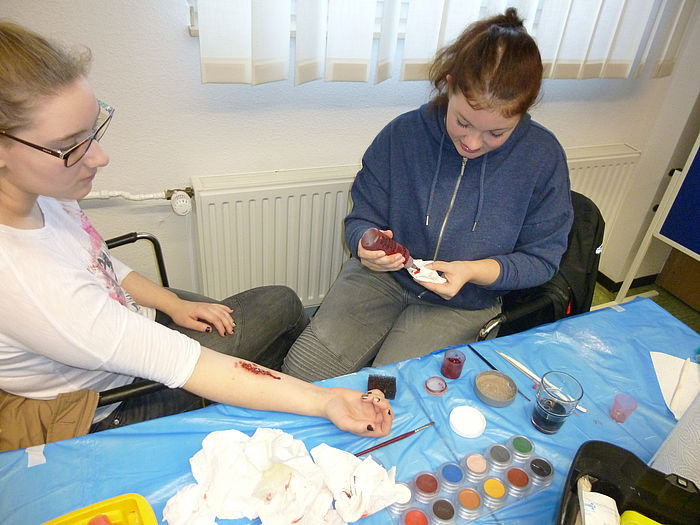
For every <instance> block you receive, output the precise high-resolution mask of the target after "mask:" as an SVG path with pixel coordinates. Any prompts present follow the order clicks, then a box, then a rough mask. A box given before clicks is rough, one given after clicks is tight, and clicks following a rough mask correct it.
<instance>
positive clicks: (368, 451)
mask: <svg viewBox="0 0 700 525" xmlns="http://www.w3.org/2000/svg"><path fill="white" fill-rule="evenodd" d="M434 424H435V422H434V421H431V422H430V423H427V424H425V425H423V426H422V427H418V428H414V429H413V430H411V431H410V432H406V433H404V434H401V435H400V436H396V437H395V438H391V439H389V440H387V441H384V442H383V443H379V444H378V445H374V446H373V447H369V448H368V449H367V450H363V451H362V452H358V453H357V454H355V455H356V456H358V457H359V456H364V455H365V454H369V453H370V452H374V451H375V450H377V449H378V448H382V447H386V446H387V445H391V444H392V443H396V442H397V441H401V440H402V439H406V438H407V437H409V436H412V435H413V434H415V433H416V432H420V431H421V430H423V429H424V428H428V427H430V426H433V425H434Z"/></svg>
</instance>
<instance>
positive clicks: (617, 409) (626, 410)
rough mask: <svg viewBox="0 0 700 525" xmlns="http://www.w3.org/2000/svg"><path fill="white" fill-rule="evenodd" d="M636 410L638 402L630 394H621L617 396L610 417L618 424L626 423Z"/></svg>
mask: <svg viewBox="0 0 700 525" xmlns="http://www.w3.org/2000/svg"><path fill="white" fill-rule="evenodd" d="M635 408H637V400H636V399H635V398H633V397H632V396H631V395H629V394H625V393H623V392H620V393H619V394H617V395H616V396H615V401H613V406H612V408H611V409H610V417H611V418H613V419H614V420H615V421H617V422H618V423H624V422H625V420H627V418H628V417H629V415H630V414H631V413H632V412H634V410H635Z"/></svg>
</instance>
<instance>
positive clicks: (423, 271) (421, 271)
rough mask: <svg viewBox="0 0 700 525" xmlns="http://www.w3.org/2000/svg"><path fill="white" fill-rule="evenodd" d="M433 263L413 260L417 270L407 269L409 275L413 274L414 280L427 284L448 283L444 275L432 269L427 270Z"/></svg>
mask: <svg viewBox="0 0 700 525" xmlns="http://www.w3.org/2000/svg"><path fill="white" fill-rule="evenodd" d="M431 262H433V261H424V260H422V259H413V264H414V265H415V268H406V270H407V271H408V273H410V274H411V277H413V279H414V280H416V281H423V282H426V283H438V284H442V283H446V282H447V279H445V278H444V277H443V276H442V275H440V274H439V273H437V272H436V271H435V270H432V269H430V268H426V266H427V265H429V264H430V263H431Z"/></svg>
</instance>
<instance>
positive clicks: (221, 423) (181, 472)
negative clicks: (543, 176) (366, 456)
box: [0, 298, 700, 525]
mask: <svg viewBox="0 0 700 525" xmlns="http://www.w3.org/2000/svg"><path fill="white" fill-rule="evenodd" d="M472 346H473V347H474V348H475V349H477V350H478V351H479V352H480V353H481V354H482V355H483V356H484V357H486V358H487V359H488V360H489V361H490V362H491V363H492V364H493V365H494V366H495V367H496V368H498V369H500V370H501V371H503V372H505V373H507V374H508V375H510V376H511V377H512V378H513V379H514V380H515V382H516V383H517V385H518V387H519V388H520V390H521V391H522V392H523V393H525V394H526V395H527V396H528V397H529V398H530V399H531V400H532V401H531V402H527V401H526V400H525V399H524V398H523V397H522V396H517V397H516V399H515V401H514V402H513V403H512V404H511V405H510V406H508V407H504V408H493V407H489V406H487V405H485V404H484V403H482V402H481V401H480V400H479V399H478V398H477V397H476V396H475V394H474V389H473V384H474V379H475V377H476V375H477V374H478V373H479V372H481V371H483V370H486V369H487V366H486V365H485V364H484V363H483V362H482V361H481V360H480V359H479V358H478V357H476V355H475V354H474V353H472V351H471V350H470V348H469V347H467V346H464V347H463V348H461V349H462V350H463V351H464V353H465V354H466V356H467V362H466V365H465V368H464V371H463V373H462V376H461V377H460V378H459V379H456V380H447V383H448V390H447V393H446V394H445V395H444V396H442V397H431V396H429V395H428V394H426V392H425V390H424V382H425V379H426V378H428V377H429V376H433V375H439V373H440V363H441V359H442V355H441V354H442V351H437V352H434V353H432V354H430V355H427V356H424V357H422V358H420V359H412V360H407V361H402V362H399V363H395V364H392V365H388V366H386V367H383V368H381V369H379V370H377V369H363V370H361V371H359V372H357V373H355V374H350V375H347V376H343V377H340V378H333V379H330V380H326V381H324V382H323V384H324V385H342V386H348V387H351V388H356V389H358V390H365V388H366V383H367V376H368V375H369V374H370V373H378V372H381V373H386V374H393V375H395V376H396V378H397V396H396V399H395V400H394V401H393V402H392V405H393V407H394V410H395V413H396V414H397V417H396V420H395V422H394V427H393V429H392V435H391V436H390V437H392V436H397V435H399V434H401V433H403V432H407V431H409V430H412V429H414V428H417V427H419V426H421V425H423V424H425V423H426V422H428V421H430V420H432V421H435V425H434V426H432V427H430V428H427V429H425V430H423V431H421V432H418V433H417V434H415V435H414V436H412V437H410V438H408V439H405V440H402V441H400V442H397V443H394V444H392V445H390V446H387V447H385V448H382V449H380V450H377V451H375V452H373V453H372V457H373V458H374V459H375V460H376V461H378V462H380V463H381V464H382V465H384V466H385V467H386V468H390V467H391V466H393V465H396V466H397V473H396V478H397V480H398V481H407V482H410V480H411V479H412V478H413V476H414V474H415V473H417V472H419V471H423V470H425V471H435V470H436V469H437V468H438V467H439V466H440V465H441V464H442V463H444V462H446V461H450V460H452V461H454V460H459V459H461V458H464V457H465V456H466V455H467V454H468V453H471V452H483V451H485V450H486V448H487V447H488V446H489V445H490V444H492V443H505V442H506V441H507V440H508V439H509V437H511V436H513V435H515V434H522V435H525V436H527V437H528V438H530V439H531V440H532V442H533V443H534V445H535V451H536V453H537V454H538V455H541V456H544V457H546V458H547V459H549V460H550V461H551V462H552V464H553V466H554V468H555V476H554V480H553V482H552V484H551V485H550V486H549V487H548V488H547V489H545V490H542V491H540V492H537V493H536V494H533V495H531V496H529V497H526V498H524V499H523V500H522V501H521V502H519V503H517V504H514V505H508V506H507V507H506V508H504V509H502V510H499V511H498V512H496V513H495V514H493V515H491V516H488V517H486V518H483V519H482V520H480V521H478V523H508V524H520V523H522V524H542V523H553V522H554V519H555V516H556V512H557V508H558V505H559V499H560V496H561V492H562V489H563V486H564V482H565V480H566V475H567V472H568V469H569V467H570V464H571V461H572V459H573V456H574V454H575V453H576V450H577V449H578V447H579V446H580V445H581V444H582V443H584V442H585V441H588V440H603V441H609V442H611V443H615V444H617V445H620V446H622V447H624V448H626V449H628V450H630V451H631V452H632V453H634V454H636V455H637V456H638V457H639V458H640V459H642V460H643V461H648V460H649V459H650V458H651V456H652V455H653V453H654V452H655V451H656V449H657V448H658V447H659V445H660V444H661V442H662V441H663V439H664V438H665V436H666V435H667V434H668V433H669V432H670V430H671V429H672V427H673V425H674V423H675V419H674V417H673V415H672V414H671V412H670V411H669V410H668V409H667V407H666V404H665V402H664V400H663V397H662V395H661V391H660V389H659V387H658V382H657V380H656V376H655V373H654V370H653V366H652V363H651V358H650V355H649V352H651V351H661V352H666V353H669V354H672V355H675V356H677V357H681V358H686V357H690V356H694V355H695V353H696V351H697V349H698V347H700V335H698V334H697V333H696V332H694V331H693V330H691V329H690V328H688V327H687V326H686V325H684V324H683V323H681V322H680V321H678V320H677V319H675V318H674V317H672V316H671V315H670V314H668V313H667V312H666V311H664V310H663V309H661V308H660V307H658V306H657V305H656V304H655V303H653V302H652V301H651V300H649V299H645V298H639V299H635V300H634V301H631V302H628V303H625V304H623V305H619V306H615V307H612V308H604V309H601V310H596V311H594V312H589V313H586V314H582V315H579V316H575V317H571V318H568V319H564V320H561V321H558V322H556V323H552V324H549V325H543V326H540V327H537V328H534V329H532V330H529V331H528V332H524V333H521V334H515V335H512V336H508V337H501V338H497V339H491V340H487V341H482V342H480V343H472ZM496 350H499V351H501V352H503V353H505V354H507V355H509V356H512V357H514V358H516V359H518V360H519V361H521V362H522V363H524V364H526V365H527V366H528V367H529V368H530V369H532V370H533V371H534V372H536V373H538V374H539V375H542V374H543V373H544V372H545V371H547V370H551V369H558V370H564V371H567V372H569V373H571V374H572V375H573V376H575V377H577V378H578V379H579V380H580V382H581V383H582V385H583V387H584V396H583V399H582V400H581V405H583V406H584V407H586V408H587V409H588V413H587V414H576V415H572V416H571V417H570V418H569V419H568V420H567V422H566V423H565V424H564V426H563V427H562V429H561V430H560V431H559V432H558V433H557V434H554V435H551V436H548V435H545V434H541V433H539V432H538V431H537V430H535V429H534V427H533V426H532V425H531V423H530V421H529V419H530V413H531V410H532V403H533V402H534V393H535V391H534V389H533V383H532V381H531V380H529V379H528V378H527V377H525V376H524V375H522V374H521V373H520V372H518V371H517V370H516V369H515V368H513V367H512V365H510V364H509V363H508V362H507V361H505V360H504V359H503V358H501V357H500V356H499V355H498V354H497V353H496ZM443 351H444V350H443ZM620 391H623V392H629V393H632V394H633V395H634V396H635V397H636V399H637V401H638V405H639V406H638V408H637V410H636V411H635V412H634V413H633V414H632V415H631V416H630V417H629V418H628V419H627V421H626V422H625V423H623V424H620V423H615V422H614V421H613V420H612V419H611V418H610V417H609V415H608V412H609V408H610V406H611V404H612V400H613V398H614V396H615V394H616V393H617V392H620ZM465 404H466V405H471V406H474V407H476V408H478V409H479V410H480V411H481V412H482V413H483V414H484V415H485V417H486V420H487V426H486V430H485V432H484V434H482V435H481V436H480V437H478V438H473V439H467V438H463V437H460V436H458V435H457V434H455V433H454V432H453V431H452V430H451V428H450V426H449V423H448V416H449V413H450V411H451V409H452V408H453V407H455V406H458V405H465ZM258 427H269V428H280V429H282V430H284V431H285V432H288V433H290V434H292V435H293V436H294V437H295V438H297V439H301V440H303V441H304V443H305V445H306V447H307V449H309V450H310V449H312V448H313V447H315V446H316V445H318V444H320V443H323V442H325V443H327V444H329V445H330V446H333V447H336V448H340V449H344V450H348V451H351V452H357V451H360V450H364V449H366V448H368V447H370V446H372V445H374V444H376V443H378V442H379V441H382V440H381V439H380V440H377V439H370V438H360V437H357V436H354V435H352V434H348V433H344V432H340V431H338V430H337V429H336V428H335V427H334V426H333V425H332V424H331V423H329V422H327V421H326V420H323V419H319V418H309V417H302V416H295V415H289V414H281V413H265V412H259V411H254V410H245V409H240V408H236V407H231V406H226V405H212V406H209V407H207V408H204V409H201V410H196V411H193V412H189V413H186V414H179V415H176V416H170V417H167V418H161V419H159V420H154V421H147V422H144V423H140V424H136V425H131V426H127V427H124V428H120V429H115V430H109V431H105V432H100V433H98V434H93V435H88V436H82V437H79V438H74V439H69V440H65V441H61V442H56V443H51V444H48V445H46V446H45V447H44V450H43V454H44V456H45V458H46V462H45V463H44V464H40V465H35V466H32V467H28V454H27V452H26V451H25V450H16V451H10V452H4V453H0V516H2V522H3V523H4V524H6V525H13V524H22V525H27V524H29V525H32V524H38V523H42V522H44V521H46V520H48V519H51V518H54V517H57V516H60V515H62V514H64V513H67V512H70V511H72V510H75V509H76V508H80V507H83V506H86V505H89V504H91V503H95V502H97V501H101V500H103V499H107V498H111V497H114V496H117V495H120V494H124V493H129V492H136V493H139V494H141V495H143V496H144V497H145V498H146V499H147V500H148V501H149V503H150V504H151V506H152V507H153V509H154V511H155V513H156V516H157V518H158V519H159V520H160V519H161V518H162V511H163V508H164V506H165V503H166V502H167V501H168V499H170V498H171V497H172V496H173V495H174V494H175V493H176V492H177V491H178V489H180V488H182V487H183V486H185V485H187V484H189V483H193V482H194V478H193V477H192V475H191V472H190V465H189V459H190V457H192V456H193V455H194V454H195V453H196V452H197V451H198V450H199V449H200V448H201V443H202V440H203V439H204V437H205V436H206V435H207V434H208V433H210V432H212V431H214V430H226V429H231V428H235V429H238V430H240V431H243V432H245V433H246V434H249V435H252V433H253V432H254V431H255V429H257V428H258ZM384 439H387V438H384ZM219 523H235V524H239V523H241V524H242V523H247V520H236V521H231V520H220V521H219ZM254 523H255V522H254ZM361 523H362V524H363V525H373V524H377V525H378V524H385V523H390V517H389V514H388V513H387V512H386V511H381V512H379V513H377V514H375V515H373V516H369V517H367V518H364V519H363V520H361Z"/></svg>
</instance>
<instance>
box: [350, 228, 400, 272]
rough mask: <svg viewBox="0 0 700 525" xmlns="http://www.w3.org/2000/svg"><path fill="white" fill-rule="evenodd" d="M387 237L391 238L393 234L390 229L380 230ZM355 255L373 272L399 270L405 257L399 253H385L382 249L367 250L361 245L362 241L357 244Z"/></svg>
mask: <svg viewBox="0 0 700 525" xmlns="http://www.w3.org/2000/svg"><path fill="white" fill-rule="evenodd" d="M381 232H382V233H384V234H385V235H386V236H387V237H389V238H390V239H392V238H393V237H394V234H393V232H392V231H391V230H381ZM357 256H358V257H359V258H360V262H361V263H362V265H363V266H366V267H367V268H369V269H370V270H372V271H375V272H395V271H396V270H401V269H402V268H403V267H404V264H406V259H405V258H404V256H403V255H401V254H400V253H394V254H392V255H387V254H386V253H385V252H384V251H382V250H367V249H365V248H364V247H363V246H362V241H361V240H360V242H359V243H358V245H357Z"/></svg>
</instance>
